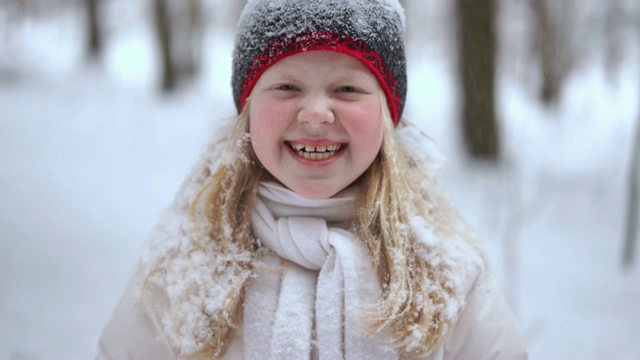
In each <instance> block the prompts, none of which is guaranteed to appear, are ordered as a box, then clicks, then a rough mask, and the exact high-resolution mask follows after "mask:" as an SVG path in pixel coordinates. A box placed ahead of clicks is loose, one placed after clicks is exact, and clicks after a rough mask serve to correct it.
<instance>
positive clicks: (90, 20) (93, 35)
mask: <svg viewBox="0 0 640 360" xmlns="http://www.w3.org/2000/svg"><path fill="white" fill-rule="evenodd" d="M100 2H101V1H100V0H85V1H84V4H85V8H86V11H87V33H88V42H87V53H88V56H89V59H90V60H96V59H99V58H100V55H101V54H102V42H103V40H102V36H103V35H102V28H101V26H100V10H99V7H100Z"/></svg>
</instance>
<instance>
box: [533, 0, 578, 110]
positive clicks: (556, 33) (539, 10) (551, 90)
mask: <svg viewBox="0 0 640 360" xmlns="http://www.w3.org/2000/svg"><path fill="white" fill-rule="evenodd" d="M554 1H555V0H554ZM530 5H531V9H532V10H533V13H534V17H535V26H536V30H535V41H534V43H535V44H536V51H537V52H538V54H539V56H540V72H541V78H542V84H541V85H540V92H539V98H540V100H541V101H542V102H543V103H544V104H545V105H547V106H554V105H556V104H557V103H558V101H559V98H560V94H561V92H562V84H563V82H564V79H565V77H566V74H567V71H568V66H567V59H568V58H569V55H568V53H569V51H570V50H569V49H566V48H565V46H566V41H565V34H563V29H562V26H561V25H560V23H559V21H558V19H556V18H554V17H553V16H554V13H553V11H552V10H551V9H550V3H549V2H548V1H547V0H530ZM555 5H557V4H555ZM555 15H556V16H558V15H559V14H555ZM563 16H564V15H563Z"/></svg>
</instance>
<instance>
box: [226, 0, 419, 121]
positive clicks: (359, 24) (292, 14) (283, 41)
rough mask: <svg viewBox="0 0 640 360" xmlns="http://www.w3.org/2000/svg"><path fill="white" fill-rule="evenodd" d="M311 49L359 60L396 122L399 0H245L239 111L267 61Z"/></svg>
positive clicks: (402, 79) (403, 89) (401, 85)
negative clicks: (381, 94) (384, 96)
mask: <svg viewBox="0 0 640 360" xmlns="http://www.w3.org/2000/svg"><path fill="white" fill-rule="evenodd" d="M311 50H331V51H336V52H339V53H343V54H346V55H349V56H352V57H354V58H356V59H358V60H359V61H360V62H362V63H363V64H364V65H365V66H366V67H367V68H368V69H369V70H370V71H371V72H372V73H373V75H375V77H376V78H377V79H378V82H379V83H380V86H381V87H382V89H383V90H384V92H385V95H386V96H387V102H388V104H389V110H390V112H391V117H392V119H393V122H394V124H397V123H398V121H399V119H400V115H401V114H402V109H403V108H404V102H405V98H406V94H407V74H406V59H405V52H404V10H403V9H402V6H401V5H400V3H399V2H398V0H249V2H248V3H247V5H246V6H245V8H244V10H243V11H242V15H241V16H240V20H239V22H238V30H237V34H236V39H235V48H234V51H233V74H232V87H233V96H234V99H235V102H236V108H237V109H238V111H241V109H242V108H243V106H244V104H245V102H246V100H247V98H248V97H249V94H250V93H251V90H252V89H253V87H254V85H255V84H256V82H257V81H258V79H259V78H260V76H261V75H262V73H263V72H264V71H265V70H266V69H267V68H268V67H269V66H271V65H273V64H275V63H276V62H278V61H280V60H282V59H283V58H285V57H287V56H291V55H294V54H296V53H299V52H303V51H311Z"/></svg>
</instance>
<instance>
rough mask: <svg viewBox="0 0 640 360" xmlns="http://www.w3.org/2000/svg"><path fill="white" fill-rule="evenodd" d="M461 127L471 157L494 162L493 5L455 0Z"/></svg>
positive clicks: (485, 1)
mask: <svg viewBox="0 0 640 360" xmlns="http://www.w3.org/2000/svg"><path fill="white" fill-rule="evenodd" d="M456 3H457V13H458V38H459V39H458V48H459V74H460V78H461V80H462V99H461V100H462V125H463V126H462V128H463V133H464V140H465V145H466V147H467V150H468V152H469V154H470V155H471V157H473V158H479V159H488V160H492V161H497V160H498V157H499V153H500V146H499V129H498V123H497V121H496V114H495V100H494V97H495V95H494V82H495V67H496V55H495V53H496V32H495V18H496V3H495V1H494V0H457V2H456Z"/></svg>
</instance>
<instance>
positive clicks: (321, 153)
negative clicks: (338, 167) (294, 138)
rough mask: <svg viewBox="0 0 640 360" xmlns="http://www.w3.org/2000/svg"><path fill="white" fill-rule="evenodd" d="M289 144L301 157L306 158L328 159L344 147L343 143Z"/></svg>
mask: <svg viewBox="0 0 640 360" xmlns="http://www.w3.org/2000/svg"><path fill="white" fill-rule="evenodd" d="M288 145H289V147H290V148H291V149H292V150H293V151H295V152H296V153H297V154H298V155H299V156H300V157H301V158H303V159H306V160H327V159H329V158H331V157H333V156H335V155H336V154H337V153H338V152H339V151H340V149H341V148H342V144H331V145H323V146H312V145H306V144H301V143H288Z"/></svg>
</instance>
